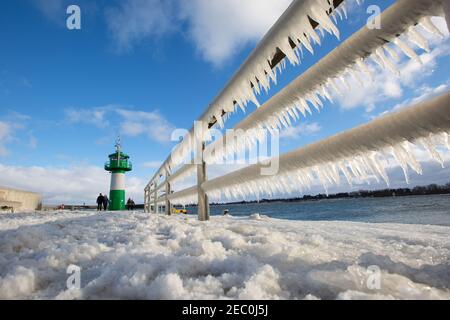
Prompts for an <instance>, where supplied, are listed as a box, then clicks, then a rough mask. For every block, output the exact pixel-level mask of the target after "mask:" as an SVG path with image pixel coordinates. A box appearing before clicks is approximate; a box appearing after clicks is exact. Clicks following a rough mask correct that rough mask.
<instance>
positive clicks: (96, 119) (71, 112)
mask: <svg viewBox="0 0 450 320" xmlns="http://www.w3.org/2000/svg"><path fill="white" fill-rule="evenodd" d="M65 115H66V117H65V121H67V122H69V123H72V124H78V123H84V124H89V125H94V126H97V127H99V128H106V127H108V126H110V125H117V127H118V128H119V129H120V132H121V133H122V134H123V135H125V136H130V137H136V136H139V135H142V134H145V135H147V137H148V138H149V139H151V140H154V141H157V142H160V143H166V142H170V141H171V139H170V138H171V134H172V131H173V130H174V129H175V126H174V125H172V124H171V123H170V122H169V121H168V120H167V119H165V118H164V116H163V115H162V114H161V113H160V112H159V111H157V110H155V111H150V112H147V111H136V110H131V109H125V108H122V107H120V106H115V105H108V106H105V107H97V108H85V109H83V108H81V109H80V108H78V109H77V108H69V109H66V110H65ZM115 115H118V116H119V117H113V116H115ZM116 122H117V123H118V124H116Z"/></svg>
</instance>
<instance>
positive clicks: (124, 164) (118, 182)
mask: <svg viewBox="0 0 450 320" xmlns="http://www.w3.org/2000/svg"><path fill="white" fill-rule="evenodd" d="M108 157H109V161H108V162H106V163H105V170H106V171H109V172H111V190H110V192H109V209H110V210H112V211H118V210H125V172H128V171H131V170H132V169H133V166H132V164H131V162H130V161H129V159H130V157H129V156H128V155H126V154H125V153H123V152H122V151H121V144H120V137H119V138H117V140H116V152H115V153H113V154H110V155H109V156H108Z"/></svg>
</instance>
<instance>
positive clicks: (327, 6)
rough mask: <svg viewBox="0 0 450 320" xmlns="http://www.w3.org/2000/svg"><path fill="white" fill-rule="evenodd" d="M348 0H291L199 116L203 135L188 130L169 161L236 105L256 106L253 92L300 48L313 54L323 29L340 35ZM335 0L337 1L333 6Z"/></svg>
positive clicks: (297, 56) (297, 57)
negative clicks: (279, 58) (339, 22)
mask: <svg viewBox="0 0 450 320" xmlns="http://www.w3.org/2000/svg"><path fill="white" fill-rule="evenodd" d="M349 1H350V0H343V1H342V0H341V1H332V0H294V1H293V3H292V4H291V5H290V6H289V8H288V9H287V10H286V11H285V13H284V14H283V15H282V16H281V17H280V19H279V20H278V21H277V22H276V23H275V24H274V26H273V27H272V28H271V29H270V30H269V32H268V33H267V34H266V36H265V37H264V38H263V39H262V40H261V42H260V43H259V45H258V46H257V47H256V48H255V50H254V51H253V52H252V53H251V54H250V56H249V57H248V59H247V60H246V61H245V63H244V64H243V65H242V66H241V68H240V69H239V70H238V71H237V72H236V74H235V75H234V76H233V78H232V79H231V80H230V81H229V82H228V84H227V85H226V86H225V88H224V89H223V90H222V92H221V93H220V94H219V95H218V96H217V97H216V98H215V100H214V101H213V102H212V103H211V104H210V106H209V107H208V109H207V110H206V111H205V112H204V114H203V115H202V116H201V117H200V119H199V121H201V122H203V125H204V128H203V132H204V136H203V137H194V131H193V130H191V131H190V133H189V134H187V135H186V136H185V137H184V139H183V141H182V142H181V143H180V144H178V146H177V147H176V149H175V150H174V151H173V152H172V155H171V159H170V161H171V165H172V166H173V165H176V164H179V163H181V162H182V161H183V160H184V159H185V158H186V157H187V156H188V155H189V154H190V153H191V152H192V150H191V145H192V143H191V142H192V141H193V140H194V139H196V140H201V141H209V140H210V134H209V128H210V126H211V123H217V124H218V125H219V126H220V127H222V128H223V126H224V122H225V121H226V119H227V117H228V116H229V114H230V113H232V112H234V111H235V110H236V108H237V107H239V108H241V109H242V110H244V111H245V108H246V106H247V104H248V103H249V102H250V101H251V102H253V103H254V104H255V105H256V106H258V107H259V102H258V100H257V98H256V94H260V92H261V90H265V91H268V90H269V89H270V86H271V83H276V82H277V75H278V73H281V72H282V70H283V69H284V66H285V64H286V59H287V60H288V61H289V62H290V63H291V64H293V65H298V64H300V62H301V60H302V57H303V51H304V50H307V51H309V52H311V53H312V54H313V53H314V48H313V47H314V45H320V44H321V42H322V39H321V38H323V36H324V32H328V33H330V34H333V35H335V36H336V37H338V38H339V30H338V28H337V26H336V22H337V18H336V15H338V16H339V18H341V19H343V18H344V17H346V16H347V12H346V10H345V4H346V3H347V2H349ZM356 2H357V3H360V2H361V1H356ZM335 3H337V4H339V6H338V7H336V8H335V7H334V5H335ZM312 21H313V22H314V26H316V29H315V28H314V27H313V25H312ZM316 24H317V25H316ZM278 50H279V51H281V52H282V53H283V54H284V55H285V59H283V60H282V61H281V62H280V63H278V64H277V65H276V66H274V65H271V61H273V59H274V57H275V55H276V54H277V53H278Z"/></svg>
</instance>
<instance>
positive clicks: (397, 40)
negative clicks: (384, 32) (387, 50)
mask: <svg viewBox="0 0 450 320" xmlns="http://www.w3.org/2000/svg"><path fill="white" fill-rule="evenodd" d="M393 42H394V44H395V45H396V46H397V47H399V48H400V49H401V50H402V51H403V52H404V53H405V54H406V55H407V56H408V57H409V58H411V59H414V60H416V61H417V62H419V63H420V64H423V62H422V59H420V57H419V56H418V55H417V53H416V52H415V51H414V50H413V49H411V48H410V47H409V46H408V45H407V44H406V43H405V42H403V41H402V40H400V38H398V37H397V38H395V40H394V41H393Z"/></svg>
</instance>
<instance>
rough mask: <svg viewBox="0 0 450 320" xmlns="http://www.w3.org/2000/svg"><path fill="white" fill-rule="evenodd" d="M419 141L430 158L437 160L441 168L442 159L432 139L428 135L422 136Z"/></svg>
mask: <svg viewBox="0 0 450 320" xmlns="http://www.w3.org/2000/svg"><path fill="white" fill-rule="evenodd" d="M420 143H421V144H422V145H423V146H424V147H425V149H427V151H428V154H429V155H430V156H431V158H432V159H434V160H436V161H437V162H439V164H440V165H441V167H442V168H445V166H444V159H442V157H441V155H440V154H439V152H438V151H437V150H436V148H435V147H434V145H433V141H432V139H431V138H430V137H426V138H422V139H420Z"/></svg>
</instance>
